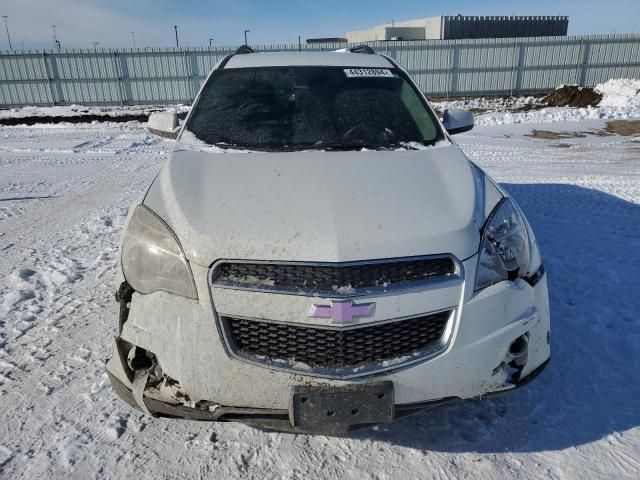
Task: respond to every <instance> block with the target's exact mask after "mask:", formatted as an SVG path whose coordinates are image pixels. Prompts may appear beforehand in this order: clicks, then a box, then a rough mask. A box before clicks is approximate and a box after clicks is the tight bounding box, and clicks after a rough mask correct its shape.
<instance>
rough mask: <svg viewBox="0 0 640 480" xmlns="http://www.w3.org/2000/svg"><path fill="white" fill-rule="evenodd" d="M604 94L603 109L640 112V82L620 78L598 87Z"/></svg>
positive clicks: (601, 103)
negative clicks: (625, 109) (626, 109)
mask: <svg viewBox="0 0 640 480" xmlns="http://www.w3.org/2000/svg"><path fill="white" fill-rule="evenodd" d="M596 91H598V92H600V93H601V94H602V100H601V101H600V106H601V107H614V108H632V109H635V110H636V111H638V110H640V80H634V79H630V78H618V79H614V80H609V81H607V82H605V83H601V84H599V85H597V86H596Z"/></svg>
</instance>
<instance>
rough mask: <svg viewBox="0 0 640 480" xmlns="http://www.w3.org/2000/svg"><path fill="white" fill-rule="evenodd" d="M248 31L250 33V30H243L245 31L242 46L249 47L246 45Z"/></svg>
mask: <svg viewBox="0 0 640 480" xmlns="http://www.w3.org/2000/svg"><path fill="white" fill-rule="evenodd" d="M250 31H251V30H245V31H244V44H245V45H249V44H248V43H247V33H249V32H250Z"/></svg>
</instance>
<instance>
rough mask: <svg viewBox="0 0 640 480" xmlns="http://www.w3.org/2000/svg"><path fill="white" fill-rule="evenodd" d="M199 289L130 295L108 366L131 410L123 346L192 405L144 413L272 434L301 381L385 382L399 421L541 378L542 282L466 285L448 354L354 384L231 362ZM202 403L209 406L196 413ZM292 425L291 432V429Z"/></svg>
mask: <svg viewBox="0 0 640 480" xmlns="http://www.w3.org/2000/svg"><path fill="white" fill-rule="evenodd" d="M476 260H477V259H476V257H473V258H471V259H469V260H467V261H466V262H464V270H465V271H466V275H465V277H466V278H475V264H476ZM193 272H194V277H195V278H196V284H197V285H207V282H208V269H205V268H201V267H198V266H194V268H193ZM198 293H199V297H200V300H199V301H193V300H188V299H185V298H181V297H177V296H175V295H171V294H168V293H164V292H158V293H153V294H150V295H140V294H137V293H134V295H133V299H132V301H131V308H130V313H129V318H128V320H127V322H126V323H125V324H124V325H123V326H122V332H121V335H120V337H119V339H117V340H116V342H114V355H113V356H112V358H111V359H110V360H109V362H108V364H107V370H108V373H109V376H110V378H111V381H112V384H113V385H114V388H115V389H116V391H117V392H118V393H119V394H120V396H122V398H123V399H125V400H126V401H127V402H128V403H132V404H136V402H135V400H133V396H132V395H131V393H130V392H131V391H132V390H133V382H132V376H131V371H130V368H129V367H128V366H127V360H126V353H124V354H123V353H122V352H120V351H119V350H118V344H119V343H121V342H123V341H124V342H126V343H128V344H131V345H134V346H137V347H139V348H141V349H144V350H146V351H148V352H152V353H153V355H154V356H155V357H156V358H157V362H158V364H159V365H160V366H161V368H162V371H163V372H164V374H165V375H167V376H168V377H170V378H172V379H175V380H176V381H178V382H179V384H180V388H181V391H182V392H183V394H184V395H186V399H187V400H188V401H186V402H185V401H182V400H184V397H183V398H182V399H180V401H169V402H163V401H162V399H160V398H155V399H154V398H149V397H148V396H147V397H145V405H146V407H147V408H148V410H149V411H150V412H152V413H156V414H158V415H164V416H172V417H186V418H192V419H196V420H221V421H224V420H234V421H244V422H245V423H254V424H255V423H256V422H258V423H259V424H260V425H262V426H265V427H270V428H278V429H283V423H282V422H283V421H285V419H287V418H288V416H289V413H288V412H289V411H290V403H291V392H292V390H293V389H294V388H295V387H297V386H300V385H305V386H309V387H315V386H321V387H336V388H337V387H345V386H349V385H354V384H366V383H370V382H381V381H389V382H392V383H393V386H394V396H395V402H394V403H395V413H394V415H395V416H396V417H398V416H402V415H404V414H406V413H411V412H415V411H419V410H421V409H425V408H433V406H436V405H439V404H442V403H449V402H452V401H460V400H463V399H472V398H479V397H483V396H486V395H487V394H492V393H501V392H503V391H507V390H511V389H513V388H515V387H516V386H519V385H520V384H521V383H522V382H523V381H526V380H528V379H530V378H532V376H534V375H535V374H537V373H539V371H541V369H542V368H543V367H544V366H545V365H546V363H547V362H548V359H549V357H550V346H549V328H550V325H549V323H550V322H549V308H548V296H547V281H546V276H542V278H540V279H539V281H538V282H537V283H536V284H535V285H533V286H532V285H530V284H528V283H527V282H526V281H524V280H522V279H518V280H516V281H515V282H502V283H499V284H496V285H493V286H491V287H489V288H487V289H485V290H483V291H481V292H479V293H477V294H475V293H474V292H473V291H472V285H469V284H467V283H466V282H463V284H462V285H461V286H460V289H459V292H458V297H457V300H456V315H455V321H454V324H453V325H452V328H453V331H452V333H451V339H450V341H449V343H448V346H447V348H446V349H445V350H444V351H442V352H440V353H438V355H436V356H434V357H432V358H428V359H425V360H424V361H421V362H419V363H416V364H412V365H400V366H399V368H397V369H391V370H387V371H384V372H378V373H376V374H372V375H367V376H363V377H358V378H351V379H339V378H322V377H318V376H309V375H304V374H303V373H300V372H291V371H282V370H277V369H271V368H267V367H265V366H261V365H255V364H252V363H247V362H243V361H241V360H239V359H237V358H234V357H233V356H231V355H229V354H228V352H227V351H226V349H225V346H224V342H223V341H222V338H221V334H220V332H219V330H218V325H217V322H216V317H215V313H214V311H215V309H214V306H213V301H212V299H211V296H210V295H209V292H208V291H207V290H206V289H202V288H199V292H198ZM413 295H414V296H415V297H416V298H415V299H414V300H413V301H417V300H419V299H427V300H425V301H428V302H430V301H431V300H428V299H431V298H433V299H434V300H433V301H438V300H437V299H438V298H439V296H437V295H436V294H435V293H434V292H427V291H425V292H424V293H420V292H414V294H413ZM405 297H406V296H405ZM398 298H399V297H398ZM416 299H417V300H416ZM391 300H394V299H391ZM386 301H387V303H389V301H390V300H389V299H387V300H386ZM230 303H231V302H230ZM396 304H397V308H398V309H400V308H404V307H405V305H406V304H407V303H406V302H404V297H403V298H402V301H400V300H397V299H396ZM382 305H383V307H384V304H382ZM394 305H395V304H394ZM228 308H232V307H228ZM274 308H276V307H274ZM384 308H386V307H384ZM416 308H424V305H423V306H417V307H416ZM380 310H381V311H383V309H382V308H381V309H380ZM276 313H277V312H274V314H276ZM404 313H405V312H402V314H403V315H404ZM408 313H411V312H408ZM523 336H526V338H527V339H528V345H527V356H526V363H524V365H522V366H521V368H520V371H519V372H518V373H517V375H516V376H515V377H514V376H513V375H512V372H511V369H510V368H509V366H508V359H509V355H510V354H509V348H510V345H511V344H512V343H513V342H514V341H515V340H516V339H518V338H520V337H523ZM203 404H204V405H205V406H206V408H204V409H202V408H199V405H203ZM212 405H213V408H212ZM285 423H286V422H285ZM288 429H294V430H295V428H294V427H293V426H292V425H291V423H289V424H288ZM334 433H335V432H334Z"/></svg>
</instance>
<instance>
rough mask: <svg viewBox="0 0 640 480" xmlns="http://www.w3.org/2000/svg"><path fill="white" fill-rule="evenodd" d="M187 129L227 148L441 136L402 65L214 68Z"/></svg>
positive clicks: (348, 144) (347, 145) (381, 143)
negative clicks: (376, 66) (400, 69)
mask: <svg viewBox="0 0 640 480" xmlns="http://www.w3.org/2000/svg"><path fill="white" fill-rule="evenodd" d="M186 130H188V131H189V132H191V133H192V134H193V135H195V136H196V137H197V138H198V139H199V140H201V141H203V142H205V143H208V144H210V145H216V146H220V147H222V148H240V149H258V150H259V149H264V150H292V149H361V148H372V149H395V148H401V147H403V146H408V145H412V144H414V145H415V144H420V145H429V144H433V143H435V142H436V141H438V140H440V139H442V138H444V135H443V134H442V132H441V130H440V128H439V127H438V125H437V123H436V120H435V118H434V116H433V113H432V111H431V109H429V108H428V107H427V106H426V104H425V103H424V101H423V99H422V98H421V96H420V95H419V94H418V92H417V91H416V90H415V88H414V87H413V85H412V84H411V83H410V82H409V81H408V79H407V78H406V77H405V76H404V74H403V73H402V72H400V71H398V70H397V69H366V68H365V69H363V68H360V69H349V68H344V67H263V68H241V69H228V70H220V71H216V72H214V73H213V74H212V75H211V77H210V78H209V80H208V82H207V84H206V85H205V87H204V89H203V91H202V93H201V95H200V98H199V99H198V101H197V103H196V105H195V106H194V110H193V112H192V114H191V115H190V117H189V120H188V122H187V125H186Z"/></svg>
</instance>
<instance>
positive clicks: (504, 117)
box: [476, 79, 640, 125]
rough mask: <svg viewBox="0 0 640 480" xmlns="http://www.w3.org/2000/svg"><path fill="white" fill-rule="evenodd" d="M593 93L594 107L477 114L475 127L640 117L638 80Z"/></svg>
mask: <svg viewBox="0 0 640 480" xmlns="http://www.w3.org/2000/svg"><path fill="white" fill-rule="evenodd" d="M595 91H596V92H598V93H600V94H602V100H601V101H600V102H599V104H598V105H597V106H594V107H584V108H570V107H550V108H541V109H534V110H530V111H526V112H497V113H487V114H481V115H478V117H477V119H476V124H477V125H509V124H515V123H556V122H579V121H582V120H616V119H628V118H640V80H632V79H613V80H609V81H607V82H605V83H601V84H599V85H597V86H596V87H595Z"/></svg>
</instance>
